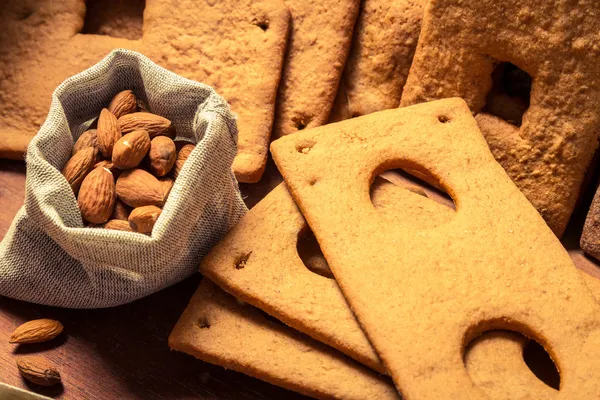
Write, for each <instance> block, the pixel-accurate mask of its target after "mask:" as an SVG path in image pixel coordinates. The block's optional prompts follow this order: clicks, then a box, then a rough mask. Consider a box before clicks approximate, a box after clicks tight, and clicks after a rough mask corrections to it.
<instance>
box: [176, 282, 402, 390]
mask: <svg viewBox="0 0 600 400" xmlns="http://www.w3.org/2000/svg"><path fill="white" fill-rule="evenodd" d="M169 346H170V347H171V349H173V350H178V351H182V352H184V353H187V354H190V355H193V356H194V357H196V358H199V359H201V360H204V361H207V362H210V363H212V364H217V365H220V366H222V367H225V368H227V369H232V370H234V371H238V372H242V373H244V374H247V375H250V376H253V377H256V378H258V379H262V380H264V381H267V382H270V383H272V384H275V385H278V386H282V387H284V388H287V389H290V390H294V391H297V392H300V393H303V394H306V395H308V396H312V397H315V398H318V399H356V400H363V399H389V400H392V399H393V400H398V399H399V396H398V393H397V392H396V390H395V388H394V385H392V384H391V382H390V381H389V379H388V378H385V377H381V376H379V375H378V374H377V373H375V372H373V371H371V370H369V369H367V368H365V367H363V366H361V365H359V364H357V363H356V362H354V361H352V360H350V359H348V358H347V357H345V356H344V355H342V354H341V353H339V352H337V351H335V350H333V349H331V348H329V347H327V346H325V345H323V344H321V343H319V342H317V341H315V340H312V339H310V338H308V337H306V336H304V335H302V334H300V333H298V332H295V331H294V330H292V329H290V328H288V327H286V326H284V325H282V324H280V323H276V322H273V321H270V320H269V319H267V318H265V317H264V316H263V315H262V314H261V313H260V312H259V311H258V310H256V309H255V308H253V307H251V306H249V305H244V304H243V303H240V302H239V301H238V300H236V299H235V298H234V297H232V296H230V295H228V294H227V293H225V292H224V291H222V290H221V289H219V288H218V287H217V286H216V285H215V284H213V283H212V282H210V281H209V280H208V279H203V280H202V282H201V283H200V287H199V288H198V290H197V291H196V293H195V294H194V296H193V297H192V299H191V300H190V303H189V305H188V306H187V308H186V310H185V311H184V313H183V315H182V316H181V317H180V319H179V321H178V322H177V324H176V325H175V328H174V329H173V332H172V333H171V335H170V336H169Z"/></svg>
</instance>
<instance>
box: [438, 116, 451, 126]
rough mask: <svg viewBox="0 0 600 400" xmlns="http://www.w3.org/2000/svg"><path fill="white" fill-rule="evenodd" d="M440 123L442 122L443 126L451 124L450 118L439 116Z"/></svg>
mask: <svg viewBox="0 0 600 400" xmlns="http://www.w3.org/2000/svg"><path fill="white" fill-rule="evenodd" d="M438 121H440V122H441V123H442V124H446V123H448V122H450V117H448V116H446V115H440V116H438Z"/></svg>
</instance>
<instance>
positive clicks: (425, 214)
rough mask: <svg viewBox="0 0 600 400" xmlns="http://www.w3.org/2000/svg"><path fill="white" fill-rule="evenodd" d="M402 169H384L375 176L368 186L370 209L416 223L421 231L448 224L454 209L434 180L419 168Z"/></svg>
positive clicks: (411, 166)
mask: <svg viewBox="0 0 600 400" xmlns="http://www.w3.org/2000/svg"><path fill="white" fill-rule="evenodd" d="M402 168H403V169H387V170H385V169H384V172H381V173H378V174H377V175H375V179H374V180H373V183H372V184H371V186H370V197H371V203H372V204H373V207H375V208H376V209H377V210H378V211H379V212H382V213H384V214H386V215H388V216H390V217H392V218H398V219H407V220H410V221H415V224H416V225H418V226H420V227H423V228H430V227H434V226H438V225H441V224H444V223H446V222H448V221H450V219H451V218H453V217H454V215H455V211H456V205H455V203H454V201H453V200H452V198H451V197H450V196H449V195H448V193H447V192H446V191H445V190H444V189H443V188H442V186H441V185H440V184H439V183H438V180H437V178H436V177H435V176H433V175H432V174H431V173H429V172H428V171H427V170H426V169H424V168H422V167H420V166H416V165H407V166H405V167H402ZM382 169H383V168H382ZM376 173H377V171H376ZM428 182H429V183H428ZM434 185H436V186H434Z"/></svg>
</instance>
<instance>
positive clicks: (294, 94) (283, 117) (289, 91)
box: [273, 0, 360, 139]
mask: <svg viewBox="0 0 600 400" xmlns="http://www.w3.org/2000/svg"><path fill="white" fill-rule="evenodd" d="M285 3H286V4H287V6H288V7H289V8H290V12H291V15H292V27H291V32H290V39H289V44H288V49H287V53H286V59H285V63H284V66H283V72H282V76H281V83H280V85H279V91H278V94H277V107H276V110H275V123H274V126H273V138H275V139H277V138H279V137H281V136H285V135H289V134H291V133H294V132H297V131H299V130H303V129H306V128H312V127H315V126H320V125H323V124H325V123H326V122H327V118H328V117H329V113H330V111H331V108H332V106H333V101H334V99H335V94H336V91H337V89H338V85H339V83H340V77H341V75H342V71H343V69H344V65H345V63H346V58H347V57H348V52H349V50H350V43H351V41H352V31H353V29H354V24H355V21H356V17H357V15H358V9H359V4H360V1H359V0H334V1H331V0H328V1H306V0H285Z"/></svg>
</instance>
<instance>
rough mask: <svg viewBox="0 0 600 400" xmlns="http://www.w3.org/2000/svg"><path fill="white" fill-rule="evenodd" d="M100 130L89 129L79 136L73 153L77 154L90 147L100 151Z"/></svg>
mask: <svg viewBox="0 0 600 400" xmlns="http://www.w3.org/2000/svg"><path fill="white" fill-rule="evenodd" d="M97 135H98V131H97V130H96V129H89V130H87V131H85V132H83V133H82V134H81V136H79V139H77V141H76V142H75V144H74V145H73V152H72V153H71V155H73V156H74V155H75V154H77V152H79V151H81V150H83V149H85V148H88V147H94V148H96V149H97V150H98V152H100V148H99V147H98V136H97Z"/></svg>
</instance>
